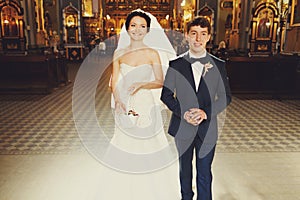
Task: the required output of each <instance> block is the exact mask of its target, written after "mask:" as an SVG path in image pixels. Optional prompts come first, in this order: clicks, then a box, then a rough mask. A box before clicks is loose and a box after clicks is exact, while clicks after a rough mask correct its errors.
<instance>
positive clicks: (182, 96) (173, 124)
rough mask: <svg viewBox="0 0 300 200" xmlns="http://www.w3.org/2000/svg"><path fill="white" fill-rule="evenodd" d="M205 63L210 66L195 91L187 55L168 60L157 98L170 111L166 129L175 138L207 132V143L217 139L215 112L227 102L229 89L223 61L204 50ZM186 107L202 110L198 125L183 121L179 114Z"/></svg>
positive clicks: (219, 110) (201, 134)
mask: <svg viewBox="0 0 300 200" xmlns="http://www.w3.org/2000/svg"><path fill="white" fill-rule="evenodd" d="M208 62H210V63H211V64H212V65H213V67H212V68H210V69H208V72H207V73H206V74H205V75H204V76H202V78H201V81H200V83H199V87H198V90H197V91H196V87H195V82H194V75H193V71H192V67H191V62H190V60H189V54H188V53H185V54H183V55H182V56H179V57H178V58H177V59H175V60H173V61H170V63H169V68H168V71H167V74H166V77H165V81H164V86H163V89H162V93H161V100H162V101H163V103H164V104H166V105H167V107H168V108H169V109H170V110H171V111H172V116H171V121H170V125H169V130H168V132H169V134H170V135H172V136H175V137H176V138H177V139H191V138H192V137H193V138H194V137H195V135H196V134H198V135H199V136H200V138H202V139H203V140H204V137H205V136H206V135H207V134H210V137H211V139H210V140H213V141H211V142H216V140H217V137H218V126H217V114H218V113H220V112H222V111H223V110H224V109H225V108H226V106H227V105H228V104H229V103H230V102H231V92H230V88H229V83H228V78H227V74H226V68H225V62H224V61H223V60H220V59H219V58H216V57H215V56H213V55H211V54H209V53H207V56H206V62H205V63H208ZM205 63H204V64H205ZM190 108H200V109H202V110H204V111H205V112H206V115H207V120H203V121H202V123H201V124H200V125H199V126H193V125H191V124H189V123H187V122H186V120H184V119H183V115H184V113H185V112H186V111H188V110H189V109H190Z"/></svg>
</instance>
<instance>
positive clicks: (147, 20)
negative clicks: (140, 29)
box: [125, 11, 151, 31]
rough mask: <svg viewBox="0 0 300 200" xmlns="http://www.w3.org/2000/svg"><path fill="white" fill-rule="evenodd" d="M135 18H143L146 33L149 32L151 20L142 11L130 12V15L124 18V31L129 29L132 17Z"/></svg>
mask: <svg viewBox="0 0 300 200" xmlns="http://www.w3.org/2000/svg"><path fill="white" fill-rule="evenodd" d="M136 16H139V17H142V18H144V19H145V20H146V22H147V28H148V31H149V28H150V23H151V18H150V17H149V16H148V15H147V14H146V13H144V12H142V11H132V12H131V13H129V14H128V16H127V18H126V22H125V27H126V30H128V29H129V23H130V21H131V19H132V18H133V17H136Z"/></svg>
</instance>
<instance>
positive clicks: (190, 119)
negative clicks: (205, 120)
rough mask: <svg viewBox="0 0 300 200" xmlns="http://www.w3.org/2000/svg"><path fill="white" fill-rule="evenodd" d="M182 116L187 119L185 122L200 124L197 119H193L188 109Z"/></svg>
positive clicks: (194, 124)
mask: <svg viewBox="0 0 300 200" xmlns="http://www.w3.org/2000/svg"><path fill="white" fill-rule="evenodd" d="M183 118H184V119H185V120H186V121H187V123H189V124H191V125H193V126H198V125H199V124H200V123H199V121H197V120H195V119H194V116H193V114H192V113H191V112H190V111H186V112H185V113H184V115H183Z"/></svg>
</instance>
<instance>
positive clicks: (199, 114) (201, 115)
mask: <svg viewBox="0 0 300 200" xmlns="http://www.w3.org/2000/svg"><path fill="white" fill-rule="evenodd" d="M183 117H184V119H185V120H186V121H187V122H188V123H189V124H192V125H193V126H198V125H199V124H200V123H201V122H202V121H203V120H204V119H207V115H206V113H205V111H204V110H201V109H199V108H191V109H190V110H189V111H186V112H185V113H184V116H183Z"/></svg>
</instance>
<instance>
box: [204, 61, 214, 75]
mask: <svg viewBox="0 0 300 200" xmlns="http://www.w3.org/2000/svg"><path fill="white" fill-rule="evenodd" d="M212 67H213V65H212V64H211V63H210V62H208V63H206V64H204V67H203V76H205V74H206V73H207V72H208V70H209V69H211V68H212Z"/></svg>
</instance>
